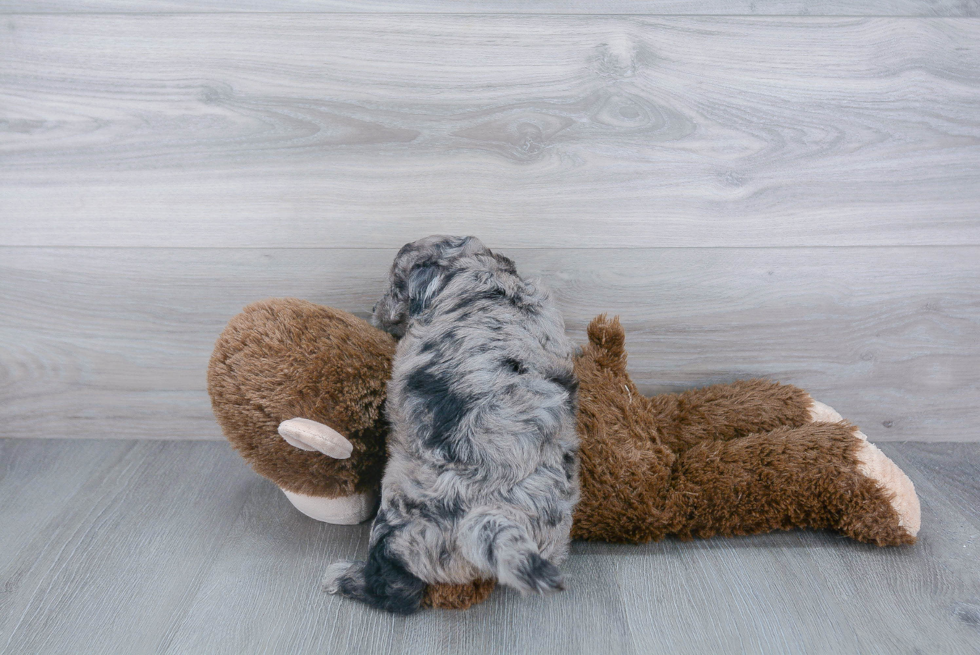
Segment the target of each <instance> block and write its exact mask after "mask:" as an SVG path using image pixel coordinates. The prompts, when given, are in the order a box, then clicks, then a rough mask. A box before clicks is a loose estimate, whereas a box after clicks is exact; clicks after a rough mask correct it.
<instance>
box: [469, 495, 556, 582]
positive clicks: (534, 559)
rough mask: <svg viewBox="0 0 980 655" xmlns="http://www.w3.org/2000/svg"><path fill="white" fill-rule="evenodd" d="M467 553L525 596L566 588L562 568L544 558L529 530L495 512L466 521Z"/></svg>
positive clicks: (471, 558) (480, 567)
mask: <svg viewBox="0 0 980 655" xmlns="http://www.w3.org/2000/svg"><path fill="white" fill-rule="evenodd" d="M462 534H463V535H465V537H464V540H463V553H464V556H465V557H466V559H468V560H469V561H470V562H472V563H473V564H474V565H476V567H477V568H479V569H481V570H483V571H492V572H493V574H494V575H495V576H496V577H497V579H498V580H499V581H500V582H501V583H503V584H505V585H507V586H509V587H513V588H514V589H517V590H518V591H519V592H521V593H522V594H528V593H539V594H546V593H550V592H553V591H561V590H562V589H564V588H565V585H564V582H563V580H562V577H561V572H560V571H559V570H558V567H557V566H555V565H554V564H552V563H551V562H549V561H548V560H546V559H545V558H543V557H541V554H540V553H539V552H538V547H537V545H536V544H535V543H534V541H533V540H532V539H531V537H530V535H529V534H528V532H527V530H526V529H525V528H524V527H523V526H522V525H521V524H520V523H519V522H517V521H512V520H510V519H508V518H507V517H504V516H502V515H500V514H497V513H494V512H492V511H491V512H486V513H480V512H475V513H472V514H470V515H469V516H467V518H466V519H465V520H464V521H463V525H462Z"/></svg>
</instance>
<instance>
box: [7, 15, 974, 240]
mask: <svg viewBox="0 0 980 655" xmlns="http://www.w3.org/2000/svg"><path fill="white" fill-rule="evenodd" d="M2 24H3V29H2V30H0V61H3V67H2V70H0V126H2V131H0V245H59V246H73V245H84V246H181V247H183V246H207V247H239V246H240V247H308V246H328V247H358V248H360V247H389V246H390V244H392V243H401V242H406V241H409V240H412V239H414V238H416V237H417V236H418V235H419V234H430V233H436V232H450V233H477V234H480V235H481V236H483V237H484V238H485V239H486V240H487V241H489V242H492V243H496V244H499V245H500V246H501V247H598V246H604V247H621V248H632V247H663V246H692V247H705V246H815V245H827V246H839V245H927V244H931V245H963V244H973V245H977V244H980V213H978V211H980V112H978V111H977V107H978V106H980V20H974V19H970V18H952V19H941V18H939V19H932V18H918V19H904V18H868V19H852V18H802V19H797V18H771V17H770V18H755V17H743V18H738V17H734V18H697V17H677V18H649V17H632V18H631V17H616V16H524V17H516V16H515V17H510V16H499V15H487V16H479V17H470V16H455V15H454V16H439V15H429V16H425V15H407V16H386V15H379V16H374V15H346V14H336V15H326V14H321V15H289V14H272V15H257V14H237V15H236V14H214V15H209V16H207V17H206V18H202V17H201V16H190V15H187V16H179V15H147V16H124V15H99V16H84V15H74V16H58V15H45V16H40V15H30V16H7V17H5V18H4V19H3V21H2Z"/></svg>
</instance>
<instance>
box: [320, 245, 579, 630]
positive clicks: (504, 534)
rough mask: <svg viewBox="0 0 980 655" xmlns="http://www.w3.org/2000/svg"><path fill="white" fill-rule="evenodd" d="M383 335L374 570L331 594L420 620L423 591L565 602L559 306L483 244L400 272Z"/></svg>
mask: <svg viewBox="0 0 980 655" xmlns="http://www.w3.org/2000/svg"><path fill="white" fill-rule="evenodd" d="M374 322H375V324H376V325H378V326H379V327H381V328H383V329H385V330H387V331H388V332H390V333H391V334H393V335H395V336H396V337H400V338H401V340H400V341H399V344H398V350H397V353H396V355H395V362H394V370H393V373H392V379H391V382H390V383H389V385H388V402H387V410H386V411H387V413H388V418H389V420H390V422H391V428H392V429H391V436H390V437H389V441H388V448H389V459H388V465H387V467H386V469H385V474H384V478H383V480H382V485H381V509H380V510H379V511H378V516H377V517H376V518H375V520H374V524H373V526H372V528H371V540H370V553H369V555H368V561H367V562H354V563H349V562H341V563H338V564H334V565H332V566H331V567H330V568H329V570H328V573H327V577H326V580H325V584H326V587H327V589H328V590H329V591H330V592H331V593H340V594H343V595H345V596H349V597H351V598H355V599H357V600H360V601H362V602H365V603H368V604H369V605H372V606H374V607H378V608H381V609H385V610H388V611H391V612H397V613H401V614H409V613H411V612H414V611H415V610H417V609H418V607H419V604H420V602H421V600H422V596H423V594H424V592H425V587H426V585H427V584H428V583H437V582H441V583H456V584H462V583H467V582H471V581H473V580H475V579H478V578H495V579H497V580H499V581H500V582H502V583H504V584H506V585H509V586H511V587H515V588H516V589H518V590H520V591H521V592H522V593H527V592H532V591H534V592H539V593H545V592H548V591H555V590H558V589H561V588H562V578H561V574H560V573H559V571H558V569H557V568H556V566H555V564H558V563H561V562H562V561H563V560H564V559H565V557H566V555H567V553H568V543H569V532H570V530H571V527H572V510H573V508H574V506H575V503H576V502H577V501H578V438H577V435H576V432H575V402H576V399H575V396H576V388H577V382H576V380H575V376H574V372H573V366H572V345H571V343H570V341H569V340H568V338H567V337H566V336H565V326H564V322H563V321H562V318H561V315H560V314H559V313H558V311H557V310H556V308H555V306H554V304H553V302H552V301H551V299H550V297H549V295H548V293H547V292H546V291H544V290H543V289H541V288H540V287H538V286H536V285H535V284H533V283H531V282H528V281H526V280H523V279H521V277H520V276H519V275H518V274H517V270H516V269H515V268H514V263H513V262H512V261H511V260H509V259H507V258H506V257H503V256H501V255H495V254H494V253H492V252H491V251H490V250H489V249H487V248H486V247H485V246H484V245H483V244H482V243H480V241H479V239H476V238H473V237H446V236H433V237H428V238H426V239H421V240H419V241H416V242H414V243H410V244H407V245H406V246H404V247H403V248H402V249H401V251H399V253H398V256H397V257H396V258H395V262H394V265H393V266H392V269H391V272H390V274H389V289H388V291H387V293H386V294H385V295H384V297H383V298H382V299H381V301H380V302H379V303H378V304H377V305H376V306H375V310H374Z"/></svg>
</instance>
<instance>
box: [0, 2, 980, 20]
mask: <svg viewBox="0 0 980 655" xmlns="http://www.w3.org/2000/svg"><path fill="white" fill-rule="evenodd" d="M82 12H99V13H105V12H120V13H136V14H142V13H215V12H343V13H385V14H403V13H422V14H428V13H433V14H648V15H662V16H665V15H683V14H688V15H726V16H741V15H750V16H765V15H771V16H980V3H978V2H977V0H870V1H869V0H865V1H863V2H860V3H855V2H847V1H846V0H732V1H725V0H566V1H559V0H493V1H492V2H489V1H486V0H411V1H408V0H404V1H397V0H359V1H354V0H5V2H4V3H3V4H2V5H0V14H3V13H68V14H77V13H82Z"/></svg>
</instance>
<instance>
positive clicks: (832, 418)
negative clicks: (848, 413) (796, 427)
mask: <svg viewBox="0 0 980 655" xmlns="http://www.w3.org/2000/svg"><path fill="white" fill-rule="evenodd" d="M843 420H844V417H843V416H841V415H840V414H838V413H837V411H836V410H835V409H834V408H833V407H831V406H830V405H825V404H823V403H822V402H820V401H819V400H813V399H812V398H811V399H810V422H811V423H838V422H840V421H843Z"/></svg>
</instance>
